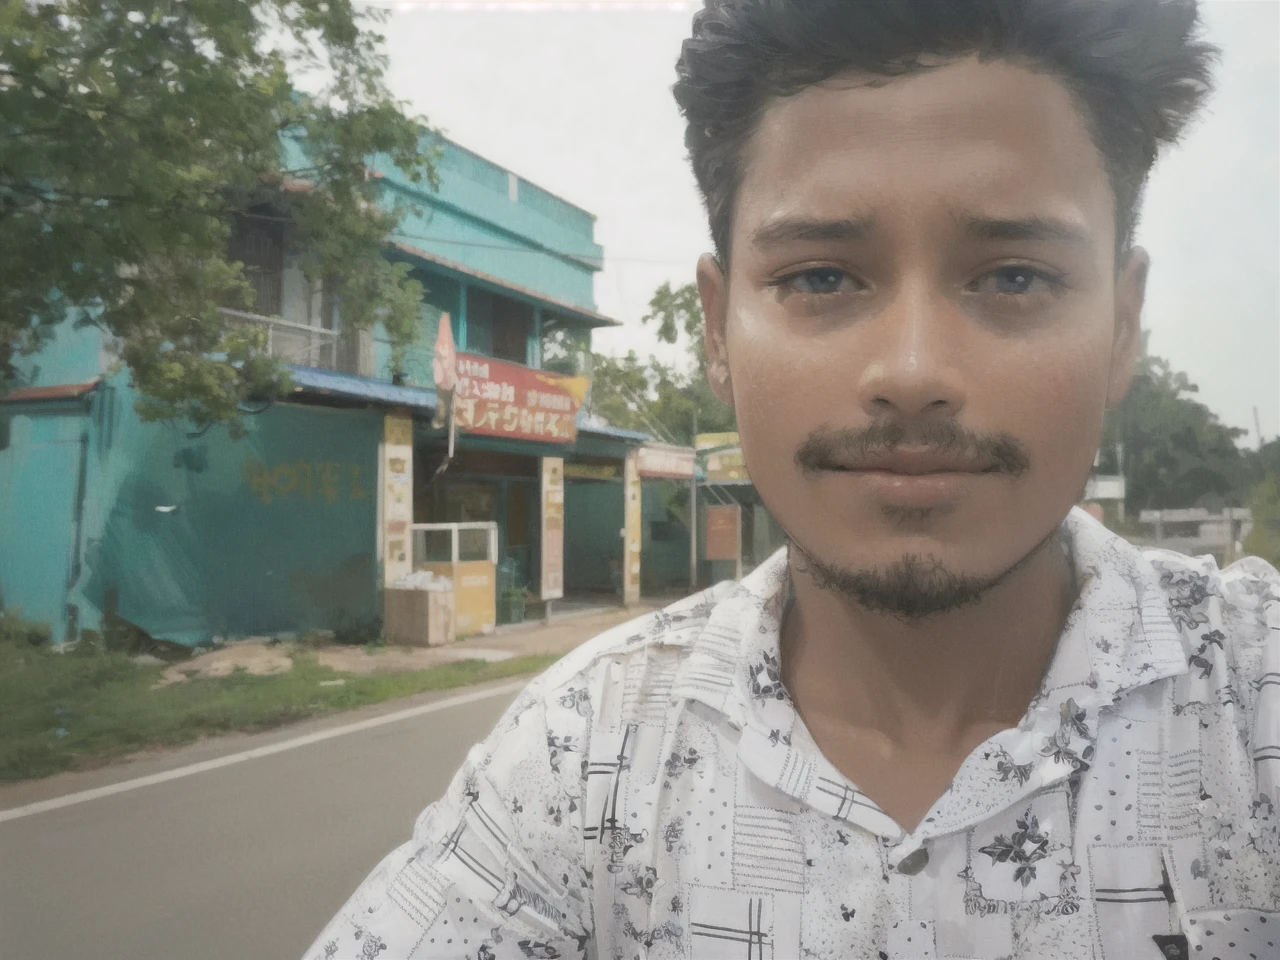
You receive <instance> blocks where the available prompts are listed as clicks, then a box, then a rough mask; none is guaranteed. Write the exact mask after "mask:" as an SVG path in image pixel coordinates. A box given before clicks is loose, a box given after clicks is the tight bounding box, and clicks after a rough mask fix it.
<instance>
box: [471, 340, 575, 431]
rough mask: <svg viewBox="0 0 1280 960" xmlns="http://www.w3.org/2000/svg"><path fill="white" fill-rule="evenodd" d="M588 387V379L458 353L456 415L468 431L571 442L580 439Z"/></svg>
mask: <svg viewBox="0 0 1280 960" xmlns="http://www.w3.org/2000/svg"><path fill="white" fill-rule="evenodd" d="M586 386H587V378H586V377H567V376H563V375H560V374H554V373H546V372H544V371H542V370H532V369H530V368H529V367H522V366H520V365H519V364H516V363H504V362H502V361H501V360H494V359H492V358H490V357H481V356H476V355H475V354H470V353H460V354H458V383H457V386H456V388H455V392H454V411H455V416H456V417H457V423H458V426H459V427H460V428H461V429H463V430H465V431H467V432H468V433H475V434H483V435H486V436H490V437H515V438H518V439H521V440H541V441H543V442H544V443H572V442H573V441H574V440H575V439H576V438H577V435H578V426H577V417H578V410H579V409H580V408H581V406H582V400H583V397H584V396H585V395H586Z"/></svg>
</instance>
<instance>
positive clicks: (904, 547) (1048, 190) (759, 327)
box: [699, 58, 1146, 612]
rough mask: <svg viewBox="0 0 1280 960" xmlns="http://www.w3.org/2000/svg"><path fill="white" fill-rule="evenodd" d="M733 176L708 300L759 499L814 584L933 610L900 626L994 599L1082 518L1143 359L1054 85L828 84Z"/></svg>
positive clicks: (1134, 303) (982, 74)
mask: <svg viewBox="0 0 1280 960" xmlns="http://www.w3.org/2000/svg"><path fill="white" fill-rule="evenodd" d="M872 80H874V81H875V82H874V83H870V82H869V81H872ZM743 161H744V170H743V180H742V184H741V187H740V189H739V192H738V195H737V198H736V204H735V207H734V217H733V226H732V232H731V240H730V244H731V251H732V252H731V255H730V265H729V272H728V276H727V277H725V276H723V275H721V273H720V271H719V269H718V268H717V267H716V265H715V263H714V261H713V260H711V259H710V258H704V259H703V261H702V262H701V263H700V264H699V286H700V289H701V292H702V295H703V302H704V306H705V308H706V313H707V321H708V324H707V336H708V356H709V357H710V358H711V359H712V361H713V363H712V380H713V386H715V387H716V388H717V391H718V392H719V393H720V394H721V395H722V397H723V398H724V399H727V400H728V401H729V402H731V403H732V404H733V406H734V408H735V410H736V413H737V419H738V426H739V430H740V432H741V435H742V443H743V448H744V453H745V455H746V460H747V467H748V469H749V471H750V474H751V478H752V480H753V481H754V483H755V485H756V487H757V489H758V490H759V491H760V494H761V497H762V498H763V499H764V502H765V503H766V504H767V505H768V507H769V508H770V510H771V511H772V512H773V513H774V516H775V517H776V518H777V520H778V521H779V523H781V525H782V526H783V528H784V529H785V530H786V531H787V532H788V534H789V535H790V536H791V537H792V538H793V539H794V540H795V541H796V543H797V544H798V545H799V546H800V547H801V548H802V549H803V551H804V552H805V553H806V554H808V555H809V557H810V558H811V559H812V560H813V561H815V562H817V563H818V564H819V565H821V566H824V567H826V568H828V569H829V570H835V571H845V572H853V573H854V574H861V575H863V576H864V577H865V576H868V575H872V576H874V577H877V578H879V579H878V581H877V582H878V583H879V585H880V586H881V587H884V586H885V584H886V583H887V582H888V580H893V579H894V578H895V577H896V578H897V580H898V583H897V584H896V589H898V590H899V591H901V589H902V588H903V587H904V582H905V581H911V583H905V586H906V588H907V593H910V592H911V590H913V589H915V590H917V592H919V591H923V592H924V593H925V594H926V596H923V597H921V596H917V597H915V598H908V599H907V600H905V601H902V604H903V607H902V610H900V611H899V612H903V611H910V610H915V611H917V612H930V611H931V610H932V608H931V607H930V600H929V597H928V596H927V594H928V592H929V591H930V590H935V591H940V592H941V593H943V594H945V593H946V592H947V590H948V589H950V590H951V593H952V594H953V595H956V596H958V595H959V594H956V593H955V589H954V588H955V587H956V585H957V584H961V583H964V584H969V585H970V586H973V585H984V584H985V585H989V584H990V583H992V582H994V581H995V579H996V578H998V577H1000V576H1002V575H1003V574H1004V573H1006V572H1007V571H1008V570H1010V569H1011V568H1012V567H1013V566H1014V565H1015V564H1017V563H1018V562H1019V561H1020V560H1022V559H1023V558H1025V557H1027V556H1028V554H1030V553H1031V552H1032V551H1034V550H1035V548H1036V547H1037V546H1038V545H1039V544H1041V543H1042V542H1044V541H1045V538H1046V537H1047V536H1049V535H1050V534H1051V533H1052V531H1053V530H1054V529H1056V527H1057V525H1058V524H1059V523H1060V521H1061V520H1062V518H1063V517H1064V516H1065V515H1066V513H1067V511H1068V510H1069V509H1070V508H1071V506H1072V505H1073V504H1074V503H1076V502H1077V500H1078V499H1079V497H1080V495H1081V492H1082V490H1083V488H1084V485H1085V482H1086V479H1087V477H1088V475H1089V471H1090V468H1091V466H1092V464H1093V459H1094V453H1095V451H1096V449H1097V444H1098V439H1099V434H1100V432H1101V426H1102V416H1103V411H1104V408H1105V406H1107V405H1108V402H1110V405H1112V406H1114V405H1115V403H1117V402H1118V401H1119V400H1120V399H1121V398H1122V397H1123V394H1124V391H1125V389H1126V388H1127V386H1128V382H1129V376H1130V373H1131V370H1132V367H1133V362H1134V359H1135V355H1136V352H1137V348H1138V347H1137V344H1138V321H1139V312H1140V309H1141V301H1142V289H1143V283H1144V279H1145V265H1146V262H1145V255H1144V254H1142V253H1141V252H1138V253H1136V254H1133V255H1131V256H1130V257H1129V258H1127V259H1126V261H1125V262H1124V263H1122V265H1121V269H1120V270H1119V271H1117V269H1116V261H1115V210H1114V202H1113V198H1112V193H1111V190H1110V187H1109V184H1108V181H1107V177H1106V174H1105V171H1104V168H1103V162H1102V158H1101V155H1100V154H1099V153H1098V151H1097V149H1096V148H1095V147H1094V145H1093V143H1092V141H1091V139H1090V136H1089V134H1088V131H1087V129H1086V127H1085V123H1084V120H1083V118H1082V117H1081V115H1080V114H1079V113H1078V111H1077V109H1076V107H1075V106H1074V104H1073V103H1072V101H1071V99H1070V97H1069V95H1068V93H1067V90H1066V88H1065V87H1063V86H1062V84H1061V83H1060V82H1059V81H1057V80H1055V79H1054V78H1052V77H1049V76H1046V75H1042V74H1037V73H1032V72H1030V71H1028V70H1025V69H1023V68H1021V67H1018V66H1014V65H1012V64H1010V63H1008V62H1004V61H996V62H992V63H987V64H981V63H979V62H978V61H977V60H976V58H974V59H966V60H963V61H959V62H956V63H954V64H950V65H947V66H941V67H937V68H936V69H933V70H931V71H928V72H924V73H920V74H916V75H912V76H908V77H902V78H897V79H892V80H887V81H885V80H884V79H883V78H871V77H866V76H862V75H855V74H849V75H844V76H841V77H839V78H836V79H835V80H833V81H830V82H828V83H825V84H822V85H819V86H815V87H810V88H808V89H806V90H804V91H803V92H801V93H799V94H798V95H796V96H793V97H788V98H785V99H777V100H774V101H772V102H771V103H770V105H769V106H768V107H767V108H766V110H765V111H764V114H763V116H762V119H761V122H760V124H759V127H758V129H757V131H756V133H755V134H754V136H753V137H752V139H751V142H750V144H749V145H748V148H747V151H746V154H745V156H744V158H743ZM717 361H719V363H717ZM886 578H887V579H886ZM913 584H914V586H913ZM948 585H949V586H948ZM970 592H972V591H970ZM855 593H856V591H855ZM960 593H961V594H962V593H964V591H963V590H961V591H960ZM862 599H864V600H865V599H867V598H866V597H863V598H862ZM935 599H937V598H935ZM872 603H873V605H874V603H875V601H874V598H872ZM887 603H888V606H886V609H889V608H892V607H893V606H894V605H895V603H898V601H888V602H887ZM948 605H949V603H948V602H947V601H945V600H938V603H937V605H936V609H939V610H940V609H946V608H947V607H948ZM950 605H954V604H950ZM933 612H936V610H934V611H933Z"/></svg>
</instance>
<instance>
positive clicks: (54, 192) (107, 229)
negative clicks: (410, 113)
mask: <svg viewBox="0 0 1280 960" xmlns="http://www.w3.org/2000/svg"><path fill="white" fill-rule="evenodd" d="M377 19H378V17H377V15H376V14H374V13H373V12H372V11H371V12H369V13H359V12H357V11H356V10H355V9H354V8H353V4H352V2H351V0H244V2H241V0H236V2H228V0H58V2H44V3H35V2H32V0H26V2H23V0H5V2H3V3H0V264H3V270H2V271H0V390H3V389H5V388H6V386H12V385H13V384H14V383H15V382H18V376H19V361H20V359H21V358H22V357H23V356H25V355H29V354H33V353H35V352H37V351H38V350H39V348H40V347H41V345H42V344H43V343H45V342H46V341H47V340H48V338H49V336H50V334H51V331H52V330H53V328H54V327H55V326H56V325H57V324H58V323H59V322H61V321H62V320H64V319H66V318H68V317H72V318H77V320H78V322H80V323H91V324H96V325H97V326H99V327H101V328H102V329H103V330H104V331H106V333H107V334H109V336H110V338H111V342H112V343H113V344H114V346H115V348H116V350H117V351H118V354H119V358H120V359H121V360H122V361H123V362H124V363H125V364H127V366H128V368H129V370H130V372H131V375H132V378H133V382H134V385H135V386H136V387H137V389H138V390H139V392H140V393H141V394H142V397H143V399H142V400H141V402H140V412H141V413H142V414H143V416H144V417H146V418H148V419H158V418H169V417H188V418H190V419H191V420H193V421H195V422H196V423H197V424H209V423H213V422H218V421H230V422H231V423H232V424H233V426H234V425H238V423H239V420H238V417H239V410H240V408H241V404H243V403H244V402H245V401H246V400H249V399H260V398H268V397H272V396H275V395H277V394H278V392H279V391H280V390H281V389H282V387H283V385H284V379H285V378H284V377H283V375H282V373H281V371H280V369H279V367H278V366H277V364H276V363H275V362H274V361H273V360H271V358H269V357H267V356H265V355H264V352H263V337H262V331H261V330H260V329H257V328H255V327H250V326H246V325H243V324H236V323H233V322H229V321H228V320H227V318H226V317H225V316H224V315H223V314H222V313H220V312H219V310H218V307H219V306H245V305H247V304H248V303H249V302H251V298H250V291H249V288H248V286H247V284H246V283H245V280H244V277H243V273H242V269H241V265H240V264H238V263H236V262H229V261H228V259H227V242H228V237H229V234H230V230H231V226H232V223H233V221H234V219H235V218H236V217H237V216H242V215H245V214H249V215H256V216H267V217H268V218H274V217H280V218H282V220H283V221H284V222H287V223H288V224H289V227H288V229H289V236H288V243H289V246H290V247H291V248H292V249H295V250H297V251H299V252H300V264H299V265H300V267H301V268H302V270H303V272H304V274H305V275H306V276H307V277H308V278H309V279H315V278H320V277H323V278H324V282H325V283H326V285H327V289H328V290H329V291H330V292H332V293H334V294H336V296H337V297H338V302H339V304H340V310H341V315H342V318H343V322H344V325H345V324H351V325H352V326H354V327H368V326H370V325H371V324H372V323H374V322H375V321H381V322H382V323H383V324H384V325H385V327H386V329H387V332H388V334H389V335H390V338H391V340H392V343H393V345H394V348H395V350H396V352H397V353H402V352H403V350H404V349H405V347H406V346H407V345H408V344H409V343H410V342H411V341H412V337H413V332H414V323H415V320H416V313H417V303H418V301H419V300H420V298H421V293H422V291H421V287H420V286H419V285H418V284H417V283H416V282H415V281H413V280H411V279H409V278H408V276H407V267H406V266H405V265H403V264H400V265H393V264H391V263H389V262H388V261H387V260H386V259H385V258H384V257H383V256H382V249H383V244H384V241H385V238H386V236H387V234H388V233H389V231H390V230H391V228H392V225H393V224H394V222H395V219H396V217H395V211H394V210H393V209H391V208H390V207H389V206H388V205H387V203H386V201H385V198H382V197H380V194H379V187H378V183H377V180H376V178H374V177H370V176H369V173H368V171H367V169H366V158H367V157H369V156H370V155H373V154H381V155H385V156H387V157H389V158H390V160H391V161H392V162H393V163H395V164H396V165H397V166H398V167H400V168H401V169H402V170H404V171H405V173H406V175H407V176H408V177H409V178H410V179H411V180H413V181H415V182H420V181H421V180H423V179H424V178H425V179H426V180H427V181H428V182H429V183H431V184H432V185H434V182H435V173H434V168H433V167H432V163H431V161H432V156H433V154H432V152H431V149H430V147H429V146H427V144H428V141H427V140H425V139H424V137H423V133H424V130H423V128H422V126H421V124H420V121H418V120H416V119H412V118H409V117H407V116H406V115H405V113H404V110H403V106H402V105H401V104H399V103H397V102H395V101H393V100H392V99H391V97H390V95H389V93H388V91H387V88H386V86H385V83H384V70H385V67H386V60H385V57H384V56H383V55H382V54H381V53H380V44H381V42H382V37H381V36H379V35H378V34H377V32H376V30H375V29H373V27H372V25H371V24H373V23H376V22H377ZM304 76H306V77H310V78H311V79H312V80H314V83H312V84H311V86H312V87H313V88H317V89H315V90H314V92H306V91H304V90H303V89H301V88H300V87H299V85H298V80H299V79H300V78H302V77H304ZM290 143H292V144H293V145H295V147H294V157H295V159H294V161H293V162H292V163H291V161H290V160H289V157H288V154H287V148H288V146H289V144H290ZM298 156H300V157H303V158H305V159H304V160H302V161H301V164H299V162H298V161H297V160H296V157H298ZM291 180H293V181H301V185H300V184H299V183H297V182H294V183H292V184H291V183H290V181H291ZM285 186H291V187H292V189H289V190H282V189H281V188H282V187H285ZM265 202H270V204H271V206H270V207H269V208H264V207H263V204H264V203H265ZM264 209H268V210H269V211H270V212H268V213H266V214H263V213H262V212H261V211H263V210H264ZM255 211H256V213H255Z"/></svg>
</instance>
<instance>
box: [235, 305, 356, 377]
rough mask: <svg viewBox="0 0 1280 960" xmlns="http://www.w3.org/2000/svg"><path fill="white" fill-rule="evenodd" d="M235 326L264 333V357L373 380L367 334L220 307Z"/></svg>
mask: <svg viewBox="0 0 1280 960" xmlns="http://www.w3.org/2000/svg"><path fill="white" fill-rule="evenodd" d="M220 311H221V313H222V315H223V316H225V317H227V318H228V319H230V320H232V321H233V322H235V323H252V324H257V325H258V326H261V327H264V328H265V329H266V331H267V353H268V355H269V356H272V357H274V358H275V359H277V360H280V361H281V362H283V363H291V364H294V365H295V366H299V367H312V368H314V369H317V370H332V371H334V372H335V373H354V374H357V375H359V376H364V377H369V376H373V349H372V342H373V341H372V337H371V335H370V333H369V331H368V330H356V331H349V332H346V333H344V332H342V331H338V330H327V329H325V328H324V327H318V326H311V325H309V324H305V323H298V322H297V321H295V320H285V319H284V318H282V317H268V316H264V315H263V314H260V313H249V312H247V311H244V310H232V309H231V308H229V307H222V308H220Z"/></svg>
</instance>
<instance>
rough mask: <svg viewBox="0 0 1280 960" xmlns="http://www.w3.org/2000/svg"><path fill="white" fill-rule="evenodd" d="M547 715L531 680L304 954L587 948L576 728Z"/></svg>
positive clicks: (375, 957)
mask: <svg viewBox="0 0 1280 960" xmlns="http://www.w3.org/2000/svg"><path fill="white" fill-rule="evenodd" d="M547 714H548V708H547V704H546V702H545V700H544V699H543V697H542V694H541V692H540V686H539V682H538V681H534V683H533V684H531V685H530V687H529V688H527V689H526V690H525V691H524V692H523V693H522V694H521V695H520V696H519V697H518V698H517V699H516V701H515V702H514V703H513V704H512V705H511V707H510V708H509V709H508V710H507V712H506V713H505V714H504V716H503V718H502V719H501V720H500V721H499V722H498V724H497V726H496V727H495V728H494V729H493V731H492V732H491V733H490V734H489V736H488V738H487V739H486V740H484V741H483V742H482V743H480V744H478V745H476V746H475V747H473V748H472V749H471V751H470V752H469V754H468V755H467V759H466V761H465V762H464V763H463V765H462V767H461V769H459V770H458V772H457V774H456V775H455V776H454V778H453V781H452V783H451V784H450V786H449V788H448V790H447V791H446V793H445V795H444V796H443V797H442V798H441V799H440V800H439V801H437V802H436V803H433V804H432V805H431V806H429V807H427V808H426V810H424V811H423V812H422V814H421V815H420V816H419V817H418V820H417V822H416V824H415V826H414V830H413V836H412V839H410V840H409V841H408V842H406V843H404V844H403V845H401V846H400V847H398V848H396V849H395V850H394V851H392V852H391V853H390V854H389V855H388V856H387V857H386V858H385V859H384V860H383V861H382V862H381V863H379V864H378V866H377V867H376V868H375V869H374V871H373V872H372V873H371V874H370V875H369V877H368V878H367V879H366V880H365V881H364V882H363V883H362V884H361V885H360V887H359V888H358V889H357V890H356V891H355V893H354V894H353V895H352V896H351V898H350V899H349V900H348V901H347V903H346V904H345V905H344V906H343V907H342V909H341V910H340V911H339V912H338V914H337V916H335V917H334V918H333V920H331V921H330V922H329V924H328V925H327V926H326V927H325V929H324V931H323V932H322V933H321V934H320V936H319V937H318V938H317V939H316V941H315V943H314V944H312V946H311V949H310V950H308V951H307V953H306V955H305V960H357V958H358V960H419V958H430V960H453V958H457V960H462V958H467V960H508V958H510V960H529V958H540V957H544V958H583V957H586V956H587V955H588V953H587V951H588V945H589V943H590V941H591V939H592V938H591V930H592V918H591V915H590V914H591V906H590V891H589V882H590V877H589V875H588V874H587V873H586V871H585V870H584V869H583V865H582V864H583V860H582V856H581V851H582V839H581V836H582V833H581V817H580V812H581V796H580V784H581V782H582V781H581V776H580V771H581V766H580V762H579V758H578V756H577V754H578V753H579V752H580V750H581V742H582V739H583V737H584V733H585V731H582V730H579V729H577V728H576V727H575V728H572V729H571V728H570V727H567V726H563V725H561V726H560V729H557V730H556V731H555V733H552V731H550V730H549V728H548V721H547Z"/></svg>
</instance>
